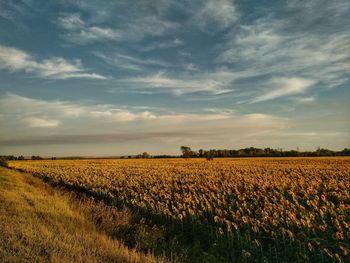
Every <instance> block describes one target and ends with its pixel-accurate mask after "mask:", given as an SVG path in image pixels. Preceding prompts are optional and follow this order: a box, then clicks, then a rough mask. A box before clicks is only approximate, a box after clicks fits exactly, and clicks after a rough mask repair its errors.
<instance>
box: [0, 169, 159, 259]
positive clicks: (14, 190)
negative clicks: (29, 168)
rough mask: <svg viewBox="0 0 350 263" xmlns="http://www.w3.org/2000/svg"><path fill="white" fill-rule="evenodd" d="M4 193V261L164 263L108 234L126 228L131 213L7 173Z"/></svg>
mask: <svg viewBox="0 0 350 263" xmlns="http://www.w3.org/2000/svg"><path fill="white" fill-rule="evenodd" d="M0 189H1V191H0V261H1V262H160V261H161V260H159V259H156V258H154V257H153V256H151V255H144V254H141V253H139V252H137V251H135V250H131V249H128V248H126V247H125V246H124V245H122V244H121V243H120V242H118V241H117V240H113V239H112V238H111V237H110V236H109V235H108V234H109V232H110V231H111V230H113V228H114V227H117V226H120V225H123V224H127V223H128V212H127V211H121V212H118V211H116V210H111V211H109V210H108V208H107V207H106V206H104V205H102V204H97V205H96V204H95V203H94V201H93V200H84V199H81V200H80V201H79V203H77V202H73V200H72V196H70V195H69V194H66V193H63V192H62V191H59V190H57V189H54V188H51V187H49V186H47V185H46V184H44V183H43V182H41V181H40V180H39V179H36V178H33V177H32V176H31V175H28V174H23V173H19V172H15V171H11V170H8V169H4V168H0ZM78 208H79V209H78ZM89 214H90V216H87V215H89ZM99 218H100V219H99ZM95 223H97V225H96V224H95Z"/></svg>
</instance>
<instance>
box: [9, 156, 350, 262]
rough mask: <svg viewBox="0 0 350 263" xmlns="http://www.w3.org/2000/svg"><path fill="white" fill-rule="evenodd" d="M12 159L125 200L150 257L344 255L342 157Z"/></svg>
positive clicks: (346, 222) (347, 251) (337, 258)
mask: <svg viewBox="0 0 350 263" xmlns="http://www.w3.org/2000/svg"><path fill="white" fill-rule="evenodd" d="M10 166H11V167H12V168H16V169H19V170H22V171H25V172H29V173H32V174H34V175H35V176H37V177H40V178H42V179H44V180H45V181H47V182H49V183H51V184H53V185H59V186H63V187H65V188H66V189H69V190H74V191H76V192H81V193H84V194H88V195H91V196H93V197H94V198H96V199H99V200H103V201H104V202H105V203H106V204H108V205H112V206H115V207H117V208H118V209H122V208H123V207H127V208H128V209H130V211H132V212H133V213H134V214H135V215H137V216H138V217H139V218H140V224H144V225H145V226H148V228H146V230H147V229H148V230H149V229H152V230H151V231H146V232H147V233H148V232H149V235H152V237H151V238H150V239H152V240H153V242H148V243H147V242H145V244H143V245H142V244H141V245H139V248H140V249H144V250H151V251H152V252H154V253H156V254H162V253H163V254H165V255H166V256H169V254H173V253H175V254H178V256H179V258H182V259H183V260H184V261H186V260H187V261H198V262H204V261H206V262H220V261H222V262H227V261H228V262H349V258H350V158H346V157H334V158H280V159H278V158H246V159H214V160H212V161H207V160H205V159H145V160H77V161H76V160H54V161H52V160H40V161H11V162H10ZM145 240H146V241H147V238H145ZM125 242H126V243H128V239H126V241H125ZM162 244H163V245H162ZM164 244H165V245H164ZM186 249H187V250H186ZM184 251H187V252H184Z"/></svg>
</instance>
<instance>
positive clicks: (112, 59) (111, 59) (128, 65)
mask: <svg viewBox="0 0 350 263" xmlns="http://www.w3.org/2000/svg"><path fill="white" fill-rule="evenodd" d="M94 55H95V56H97V57H99V58H101V59H102V60H103V61H105V62H106V63H107V64H109V65H112V66H115V67H118V68H125V69H128V70H136V71H140V70H144V67H146V66H147V67H150V66H151V67H170V64H168V63H166V62H164V61H161V60H156V59H151V58H139V57H135V56H130V55H126V54H121V53H116V52H110V53H103V52H94Z"/></svg>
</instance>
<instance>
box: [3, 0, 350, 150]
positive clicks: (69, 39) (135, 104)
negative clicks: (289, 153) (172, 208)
mask: <svg viewBox="0 0 350 263" xmlns="http://www.w3.org/2000/svg"><path fill="white" fill-rule="evenodd" d="M349 99H350V1H348V0H334V1H329V0H310V1H299V0H288V1H282V0H279V1H265V0H261V1H253V0H245V1H239V0H235V1H233V0H191V1H189V0H174V1H170V0H134V1H129V0H117V1H112V0H109V1H107V0H84V1H83V0H0V154H15V155H19V154H23V155H42V156H68V155H69V156H71V155H89V156H107V155H120V154H137V153H140V152H144V151H147V152H149V153H151V154H178V153H179V152H180V146H181V145H187V146H190V147H192V148H193V149H199V148H203V149H212V148H216V149H218V148H220V149H239V148H244V147H250V146H253V147H259V148H265V147H272V148H282V149H285V150H287V149H297V147H298V148H299V149H300V150H315V149H316V148H317V147H322V148H329V149H333V150H341V149H343V148H345V147H350V118H349V116H350V106H349V105H350V104H349V102H348V101H349Z"/></svg>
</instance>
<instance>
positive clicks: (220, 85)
mask: <svg viewBox="0 0 350 263" xmlns="http://www.w3.org/2000/svg"><path fill="white" fill-rule="evenodd" d="M235 78H236V73H235V72H231V71H228V70H226V69H223V70H218V71H213V72H200V73H197V74H195V75H193V74H191V75H180V76H177V78H173V77H169V76H167V75H166V73H165V72H163V71H160V72H158V73H156V74H153V75H149V76H144V77H134V78H128V79H124V81H125V82H128V83H131V84H132V83H136V84H139V85H141V86H142V87H143V88H145V87H146V88H150V89H158V90H165V91H170V92H173V93H175V94H178V95H181V94H184V93H192V92H198V91H204V92H209V93H211V94H223V93H226V92H231V91H232V89H231V88H230V87H229V84H230V83H231V82H232V81H233V80H234V79H235ZM142 87H141V88H142Z"/></svg>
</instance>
